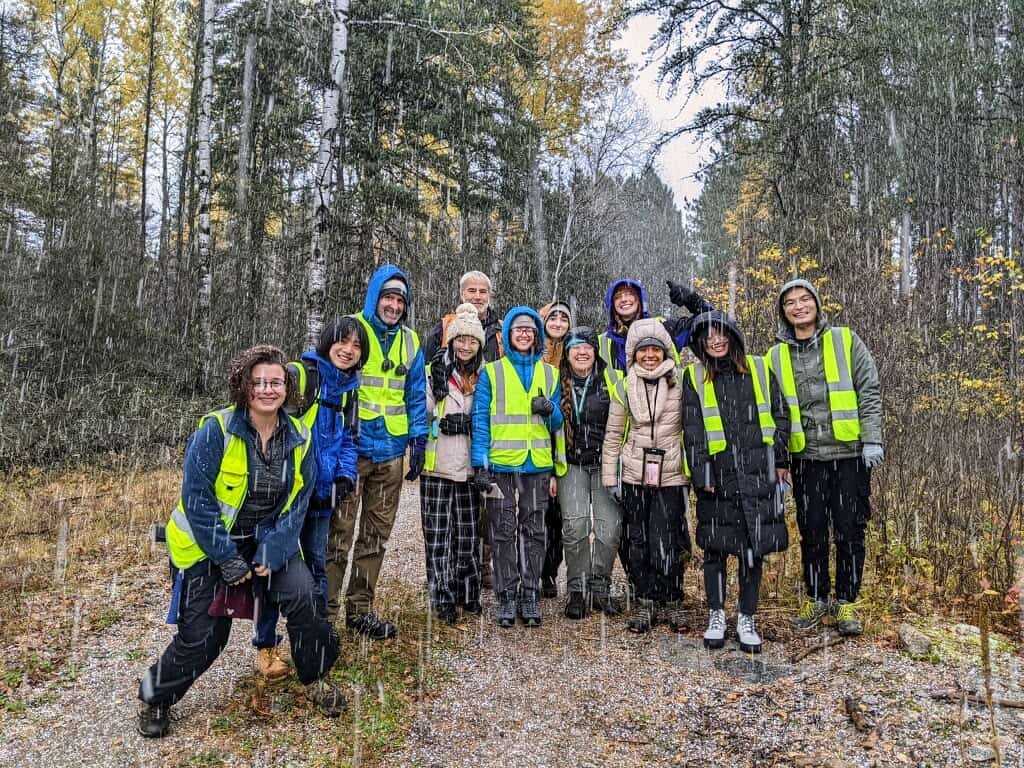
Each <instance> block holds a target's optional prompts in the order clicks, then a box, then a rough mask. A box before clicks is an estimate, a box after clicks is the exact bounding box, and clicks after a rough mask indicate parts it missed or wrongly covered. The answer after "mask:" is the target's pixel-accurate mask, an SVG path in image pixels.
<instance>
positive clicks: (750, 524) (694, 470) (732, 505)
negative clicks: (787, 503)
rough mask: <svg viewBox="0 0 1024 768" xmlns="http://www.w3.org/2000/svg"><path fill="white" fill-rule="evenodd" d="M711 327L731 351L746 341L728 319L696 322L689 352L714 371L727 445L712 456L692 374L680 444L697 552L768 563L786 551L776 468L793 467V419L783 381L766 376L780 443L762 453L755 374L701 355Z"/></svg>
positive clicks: (707, 317)
mask: <svg viewBox="0 0 1024 768" xmlns="http://www.w3.org/2000/svg"><path fill="white" fill-rule="evenodd" d="M712 324H713V325H714V326H715V327H716V328H717V329H719V330H721V331H724V332H725V333H727V334H728V335H729V337H730V340H731V343H730V346H731V347H735V348H738V349H739V350H740V351H743V350H744V349H745V344H744V341H743V335H742V334H741V333H740V331H739V329H738V328H737V327H736V325H735V323H734V322H733V321H732V318H730V317H728V316H727V315H725V314H724V313H722V312H718V311H713V312H705V313H703V314H702V315H700V316H698V317H697V318H695V323H694V330H693V333H694V336H693V338H692V341H691V345H690V346H691V349H693V351H694V353H695V354H697V357H698V359H699V360H701V362H702V363H703V364H704V365H705V366H708V367H709V368H712V369H713V371H714V379H713V383H714V388H715V397H716V399H717V400H718V407H719V411H720V413H721V416H722V423H723V425H724V427H725V439H726V448H725V450H724V451H721V452H719V453H716V454H715V455H714V456H709V455H708V446H707V438H706V435H705V431H704V419H703V417H702V416H701V410H700V400H699V399H698V397H697V392H696V390H695V389H694V386H693V380H692V378H691V376H690V375H689V374H687V375H686V376H684V377H683V442H684V447H685V450H686V458H687V461H688V462H689V465H690V470H691V474H692V477H693V485H694V488H695V489H696V491H697V536H696V539H697V545H698V546H699V547H701V548H702V549H710V550H714V551H718V552H726V553H729V554H736V555H741V554H743V553H745V552H746V551H747V549H748V548H749V549H750V550H751V551H752V554H753V555H754V556H755V557H763V556H764V555H766V554H768V553H770V552H781V551H782V550H784V549H786V547H788V546H789V534H788V531H787V530H786V520H785V517H784V515H783V510H782V505H781V498H780V497H779V496H778V493H777V488H776V476H775V469H776V468H779V469H782V468H786V467H788V466H789V453H788V451H787V444H788V442H789V411H788V409H787V408H786V407H785V402H784V400H783V398H782V390H781V388H780V386H779V383H778V381H777V380H776V379H775V377H774V376H773V375H772V374H771V372H769V382H770V383H769V388H770V390H771V397H770V401H771V409H772V417H773V418H774V420H775V442H774V445H773V446H771V447H769V446H767V445H765V444H764V442H763V441H762V438H761V427H760V424H759V423H758V418H757V405H756V403H755V400H754V387H753V382H752V379H751V376H752V373H740V372H739V371H738V370H737V369H736V367H735V365H733V363H732V362H731V360H730V359H729V358H728V357H726V358H723V359H720V360H714V359H712V358H709V357H708V355H707V353H706V352H705V351H704V348H703V340H704V337H705V336H706V335H707V332H708V328H709V326H710V325H712ZM701 385H702V383H701V382H698V386H701ZM707 486H712V487H713V488H714V493H708V492H707V491H705V490H704V488H705V487H707Z"/></svg>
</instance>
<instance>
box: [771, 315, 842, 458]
mask: <svg viewBox="0 0 1024 768" xmlns="http://www.w3.org/2000/svg"><path fill="white" fill-rule="evenodd" d="M821 342H822V359H823V362H824V365H825V386H826V387H827V388H828V408H829V412H830V414H831V416H832V434H833V435H834V436H835V438H836V440H839V441H841V442H844V443H852V442H855V441H857V440H859V439H860V411H859V410H858V408H857V391H856V390H855V389H854V388H853V334H852V333H851V332H850V329H849V328H846V327H844V326H838V327H835V328H829V329H828V330H827V331H826V332H825V333H824V334H822V337H821ZM765 358H766V360H767V362H768V367H769V368H771V369H772V371H774V373H775V375H776V376H778V377H779V383H780V384H781V385H782V396H783V397H784V398H785V399H786V405H787V406H789V422H790V432H789V451H790V453H799V452H800V451H802V450H803V449H804V448H805V447H806V446H807V436H806V435H805V434H804V427H803V424H802V423H801V421H800V402H799V400H798V399H797V395H796V379H795V377H794V376H793V361H792V359H791V358H790V356H789V345H787V344H776V345H775V346H774V347H772V348H771V349H769V350H768V354H767V355H765Z"/></svg>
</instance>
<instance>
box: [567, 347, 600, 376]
mask: <svg viewBox="0 0 1024 768" xmlns="http://www.w3.org/2000/svg"><path fill="white" fill-rule="evenodd" d="M566 355H567V356H568V358H569V367H570V368H572V372H573V373H575V374H576V375H577V376H586V375H587V374H589V373H590V372H591V371H592V370H594V362H595V360H596V359H597V357H596V355H595V354H594V348H593V347H592V346H590V345H589V344H573V345H572V346H571V347H569V351H568V352H567V353H566Z"/></svg>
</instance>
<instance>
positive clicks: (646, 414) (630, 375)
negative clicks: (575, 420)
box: [601, 318, 689, 487]
mask: <svg viewBox="0 0 1024 768" xmlns="http://www.w3.org/2000/svg"><path fill="white" fill-rule="evenodd" d="M648 336H654V337H655V338H657V339H660V340H661V341H662V342H664V344H665V347H666V348H667V349H672V337H671V336H669V334H668V331H667V330H665V326H664V325H662V323H661V321H660V320H656V319H655V318H644V319H641V320H636V321H635V322H634V323H633V324H632V325H631V326H630V328H629V334H628V335H627V336H626V360H628V361H629V369H628V370H627V372H626V379H625V390H626V402H627V406H628V415H629V423H630V425H629V437H628V438H627V439H626V443H625V444H624V445H623V443H622V438H623V433H624V431H625V428H626V417H627V409H626V408H625V407H623V406H622V405H621V404H620V403H619V402H618V401H616V400H615V399H613V400H612V402H611V407H610V408H609V409H608V427H607V429H606V430H605V433H604V448H603V449H602V452H601V484H602V485H604V486H605V487H609V486H613V485H615V484H616V483H617V482H618V480H619V478H618V472H617V470H618V464H619V459H620V458H621V460H622V482H624V483H631V484H633V485H642V484H643V457H644V448H660V449H662V450H663V451H665V456H664V459H663V460H662V470H661V485H662V487H669V486H679V485H689V480H688V479H687V477H686V475H685V473H684V472H683V452H682V436H683V418H682V411H683V408H682V403H683V398H682V391H683V388H682V386H681V385H680V381H681V379H680V378H679V372H678V370H677V369H676V366H675V362H674V360H673V359H672V356H671V355H669V356H668V357H667V358H666V359H665V360H664V361H663V362H662V364H661V365H659V366H658V367H657V368H656V369H655V370H654V371H645V370H643V369H641V368H640V366H638V365H636V364H635V363H634V362H633V353H634V352H635V351H636V345H637V342H638V341H640V340H641V339H643V338H646V337H648ZM648 381H650V382H652V383H653V382H657V387H656V388H655V387H654V386H648V384H647V382H648ZM652 408H653V410H654V420H653V438H652V436H651V435H652V420H651V409H652Z"/></svg>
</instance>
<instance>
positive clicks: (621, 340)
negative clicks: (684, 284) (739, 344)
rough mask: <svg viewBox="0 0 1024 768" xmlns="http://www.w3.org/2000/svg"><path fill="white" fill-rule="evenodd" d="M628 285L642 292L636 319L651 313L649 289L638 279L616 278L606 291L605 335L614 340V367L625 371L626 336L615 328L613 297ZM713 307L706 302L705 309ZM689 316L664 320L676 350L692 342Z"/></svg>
mask: <svg viewBox="0 0 1024 768" xmlns="http://www.w3.org/2000/svg"><path fill="white" fill-rule="evenodd" d="M623 285H628V286H630V287H631V288H633V289H634V290H636V292H637V293H639V294H640V314H639V315H637V316H636V318H634V319H639V318H641V317H650V316H651V315H650V313H649V312H648V311H647V291H645V290H644V287H643V286H642V285H640V283H639V282H637V281H636V280H631V279H629V278H625V279H622V280H615V281H614V282H612V283H611V285H609V286H608V290H607V291H605V292H604V308H605V311H606V312H607V313H608V329H607V330H606V331H605V333H604V335H605V336H607V337H608V338H609V339H611V341H612V349H613V350H614V352H615V357H614V359H613V360H612V364H613V367H614V368H616V369H618V370H620V371H622V372H625V371H626V369H627V368H628V367H629V366H628V365H627V362H626V337H625V336H622V335H621V334H619V333H617V332H616V330H615V308H614V307H613V306H612V297H613V296H614V295H615V291H617V290H618V289H619V287H620V286H623ZM711 309H713V307H712V306H711V305H710V304H708V303H707V302H704V311H708V310H711ZM691 319H692V318H689V317H685V318H683V317H680V318H672V319H668V320H662V324H663V325H664V326H665V330H667V331H668V334H669V336H671V337H672V343H673V344H675V347H676V351H677V352H682V351H683V350H684V349H685V348H686V345H687V344H689V343H690V320H691Z"/></svg>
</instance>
